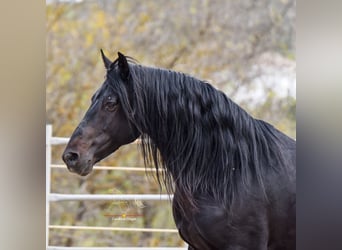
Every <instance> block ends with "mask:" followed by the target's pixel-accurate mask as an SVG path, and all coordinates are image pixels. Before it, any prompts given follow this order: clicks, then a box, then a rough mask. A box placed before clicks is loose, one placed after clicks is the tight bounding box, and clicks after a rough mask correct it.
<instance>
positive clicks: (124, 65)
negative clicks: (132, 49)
mask: <svg viewBox="0 0 342 250" xmlns="http://www.w3.org/2000/svg"><path fill="white" fill-rule="evenodd" d="M118 56H119V59H118V66H119V72H120V76H121V78H122V80H127V78H128V75H129V66H128V62H127V58H126V57H125V56H124V54H122V53H120V52H118Z"/></svg>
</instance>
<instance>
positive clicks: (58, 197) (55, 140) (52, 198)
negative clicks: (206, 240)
mask: <svg viewBox="0 0 342 250" xmlns="http://www.w3.org/2000/svg"><path fill="white" fill-rule="evenodd" d="M68 140H69V138H61V137H53V136H52V125H46V249H47V250H110V249H113V250H114V249H126V250H135V249H136V250H143V249H160V250H184V249H187V247H186V244H184V247H182V248H180V247H159V248H156V247H63V246H49V230H50V229H62V230H63V229H68V230H103V231H130V232H163V233H178V231H177V230H176V229H161V228H131V227H129V228H125V227H89V226H68V225H50V224H49V221H50V202H58V201H65V200H68V201H70V200H73V201H76V200H111V201H114V200H120V201H123V200H169V199H170V198H172V196H171V197H170V196H169V195H161V194H57V193H51V168H66V167H65V166H64V165H57V164H52V162H51V152H52V146H53V145H61V144H66V143H67V142H68ZM94 169H99V170H109V169H110V170H117V171H132V172H134V171H146V170H145V169H144V168H134V167H112V166H104V167H102V166H101V167H94ZM147 171H155V170H154V169H147Z"/></svg>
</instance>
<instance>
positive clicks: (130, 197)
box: [49, 193, 173, 201]
mask: <svg viewBox="0 0 342 250" xmlns="http://www.w3.org/2000/svg"><path fill="white" fill-rule="evenodd" d="M172 197H173V196H172V195H168V194H56V193H51V194H50V195H49V200H50V201H82V200H83V201H110V200H121V201H134V200H142V201H147V200H149V201H161V200H171V199H172Z"/></svg>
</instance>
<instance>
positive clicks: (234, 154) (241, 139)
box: [63, 50, 296, 250]
mask: <svg viewBox="0 0 342 250" xmlns="http://www.w3.org/2000/svg"><path fill="white" fill-rule="evenodd" d="M101 54H102V59H103V62H104V65H105V68H106V69H107V74H106V79H105V81H104V83H103V84H102V86H101V88H100V89H99V90H98V91H97V92H96V93H95V94H94V95H93V97H92V99H91V106H90V108H89V109H88V111H87V112H86V114H85V116H84V118H83V120H82V121H81V123H80V124H79V125H78V127H77V128H76V130H75V131H74V133H73V134H72V136H71V138H70V141H69V143H68V145H67V147H66V149H65V151H64V153H63V160H64V162H65V163H66V165H67V167H68V169H69V170H70V171H71V172H75V173H77V174H79V175H82V176H84V175H87V174H89V173H90V172H91V170H92V167H93V165H94V164H95V163H96V162H98V161H100V160H101V159H103V158H104V157H106V156H108V155H109V154H111V153H113V152H114V151H115V150H117V149H118V148H119V147H120V146H121V145H124V144H128V143H131V142H133V141H134V140H135V139H137V138H138V137H139V136H140V137H141V140H142V143H141V147H142V153H143V156H144V159H145V164H148V165H150V164H153V165H154V166H155V167H156V169H157V170H158V171H157V178H158V181H159V184H161V183H164V184H165V186H166V188H167V191H168V192H170V193H171V192H172V193H174V199H173V215H174V219H175V223H176V226H177V228H178V230H179V234H180V236H181V237H182V238H183V239H184V240H185V241H186V242H187V243H188V244H189V249H200V250H205V249H218V250H223V249H236V250H237V249H239V250H240V249H253V250H256V249H279V250H280V249H295V224H296V222H295V217H296V216H295V210H296V209H295V203H296V195H295V192H296V191H295V190H296V187H295V186H296V181H295V178H296V167H295V162H296V153H295V152H296V151H295V150H296V143H295V141H294V140H292V139H290V138H289V137H287V136H286V135H284V134H283V133H281V132H280V131H278V130H277V129H275V128H274V127H273V126H271V125H270V124H268V123H266V122H264V121H261V120H257V119H254V118H253V117H251V116H250V115H249V114H247V113H246V112H245V111H244V110H243V109H242V108H240V107H239V106H238V105H236V104H235V103H234V102H233V101H231V100H230V99H229V98H228V97H227V96H226V95H225V94H224V93H222V92H220V91H218V90H216V89H215V88H214V87H212V86H211V85H210V84H208V83H206V82H204V81H201V80H198V79H196V78H194V77H191V76H189V75H186V74H183V73H179V72H174V71H170V70H165V69H159V68H151V67H145V66H142V65H138V64H137V63H136V62H135V61H134V60H133V59H131V58H130V57H126V56H124V55H122V54H121V53H118V58H117V59H116V60H115V61H114V62H112V61H110V60H109V59H108V58H107V57H106V56H105V55H104V54H103V52H102V50H101Z"/></svg>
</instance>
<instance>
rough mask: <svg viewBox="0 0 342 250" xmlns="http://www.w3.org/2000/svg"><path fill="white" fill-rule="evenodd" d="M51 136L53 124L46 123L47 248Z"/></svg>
mask: <svg viewBox="0 0 342 250" xmlns="http://www.w3.org/2000/svg"><path fill="white" fill-rule="evenodd" d="M51 137H52V125H50V124H48V125H46V166H45V168H46V178H45V179H46V191H45V192H46V196H45V199H46V218H45V221H46V229H45V230H46V236H45V237H46V239H45V241H46V242H45V244H46V249H47V248H48V246H49V224H50V200H49V195H50V193H51Z"/></svg>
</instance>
